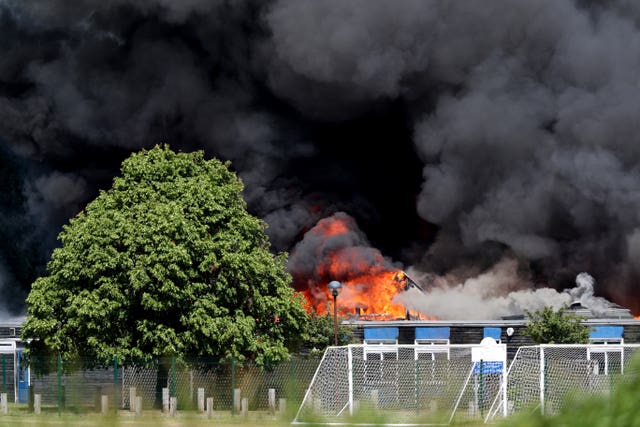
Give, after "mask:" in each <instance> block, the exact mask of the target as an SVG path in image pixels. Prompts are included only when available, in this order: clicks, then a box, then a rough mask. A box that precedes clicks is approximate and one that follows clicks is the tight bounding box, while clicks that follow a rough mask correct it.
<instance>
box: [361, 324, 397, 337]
mask: <svg viewBox="0 0 640 427" xmlns="http://www.w3.org/2000/svg"><path fill="white" fill-rule="evenodd" d="M364 339H365V340H397V339H398V328H391V327H385V328H365V329H364Z"/></svg>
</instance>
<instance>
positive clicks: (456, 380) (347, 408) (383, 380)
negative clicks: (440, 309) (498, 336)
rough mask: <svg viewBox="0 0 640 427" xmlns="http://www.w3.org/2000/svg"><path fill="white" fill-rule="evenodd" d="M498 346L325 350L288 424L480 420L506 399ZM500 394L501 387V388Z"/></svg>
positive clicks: (502, 356) (502, 357)
mask: <svg viewBox="0 0 640 427" xmlns="http://www.w3.org/2000/svg"><path fill="white" fill-rule="evenodd" d="M505 368H506V346H505V345H504V344H496V343H495V341H494V342H493V344H492V345H453V344H415V345H398V344H371V345H367V344H357V345H349V346H344V347H330V348H328V349H327V350H326V352H325V354H324V357H323V359H322V361H321V362H320V365H319V366H318V369H317V370H316V373H315V375H314V377H313V379H312V382H311V384H310V386H309V388H308V390H307V392H306V394H305V397H304V399H303V402H302V404H301V406H300V408H299V410H298V412H297V415H296V417H295V419H294V423H298V424H300V423H340V422H345V423H347V422H348V423H353V422H363V423H368V424H386V425H389V424H397V425H411V424H415V425H426V424H448V423H450V422H451V421H453V420H454V419H459V418H462V419H469V418H473V419H483V418H484V417H485V416H486V415H487V414H488V411H489V409H490V407H491V405H492V404H494V402H495V401H496V399H498V400H500V399H501V397H500V396H501V395H502V398H506V393H504V391H505V390H506V389H505V388H504V387H502V384H503V382H504V380H505V376H504V373H505ZM501 393H502V394H501Z"/></svg>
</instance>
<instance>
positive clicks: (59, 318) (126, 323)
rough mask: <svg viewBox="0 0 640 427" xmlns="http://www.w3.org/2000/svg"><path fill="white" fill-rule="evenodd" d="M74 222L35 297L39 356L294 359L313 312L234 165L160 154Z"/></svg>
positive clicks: (28, 327)
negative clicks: (251, 208)
mask: <svg viewBox="0 0 640 427" xmlns="http://www.w3.org/2000/svg"><path fill="white" fill-rule="evenodd" d="M121 172H122V173H121V176H119V177H117V178H115V179H114V182H113V186H112V188H111V189H110V190H108V191H103V192H101V193H100V194H99V196H98V197H97V198H96V199H95V200H94V201H93V202H91V203H90V204H89V205H88V206H87V207H86V209H84V211H82V212H81V213H79V214H78V215H77V216H76V217H75V218H73V219H72V220H71V221H70V223H69V224H68V225H66V226H64V228H63V230H62V232H61V233H60V235H59V240H60V242H61V246H60V247H59V248H57V249H55V250H54V252H53V254H52V257H51V260H50V261H49V263H48V266H47V269H48V275H46V276H44V277H40V278H38V279H37V280H36V281H35V282H34V283H33V286H32V289H31V293H30V294H29V296H28V298H27V306H28V313H27V320H26V323H25V325H24V331H23V338H25V339H31V340H33V341H31V344H30V353H31V355H32V356H33V357H38V356H42V355H54V354H56V355H57V354H60V355H61V356H62V357H63V358H64V359H71V358H75V357H85V358H92V359H93V360H95V361H96V362H97V363H107V362H110V361H111V360H113V357H114V356H117V357H118V358H119V359H120V360H123V361H125V362H126V361H127V360H129V361H132V360H135V361H138V362H145V363H152V362H153V361H154V360H158V359H159V358H161V357H164V356H170V355H172V356H177V357H178V358H186V357H190V356H201V357H202V356H206V357H212V358H216V359H219V360H229V359H231V358H232V357H234V358H236V360H240V361H242V360H245V359H251V360H253V361H255V362H256V363H257V364H259V365H267V364H271V363H276V362H278V361H280V360H284V359H286V358H288V356H289V351H288V350H289V346H290V345H292V344H294V343H296V341H299V334H300V332H301V331H303V330H305V322H306V321H307V316H306V313H305V311H304V308H303V304H302V302H301V298H302V297H299V296H297V295H295V294H294V292H293V290H292V288H291V286H290V282H291V278H290V276H289V274H288V273H287V272H286V269H285V263H286V258H285V255H284V254H281V255H278V256H274V255H273V254H272V253H271V252H270V251H269V249H270V245H269V242H268V239H267V237H266V234H265V232H264V230H265V223H264V222H263V221H261V220H259V219H257V218H255V217H253V216H252V215H250V214H249V213H248V212H247V209H246V204H245V202H244V200H243V198H242V189H243V186H242V183H241V182H240V180H239V179H238V178H237V177H236V175H235V174H234V173H233V172H231V171H230V170H229V164H223V163H222V162H220V161H218V160H216V159H212V160H206V159H205V158H204V155H203V153H202V152H195V153H175V152H173V151H171V150H170V149H169V148H168V147H166V146H165V147H155V148H153V149H151V150H149V151H142V152H140V153H136V154H133V155H132V156H131V157H129V158H128V159H127V160H125V161H124V163H123V164H122V170H121Z"/></svg>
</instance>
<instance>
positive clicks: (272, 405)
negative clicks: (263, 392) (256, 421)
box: [267, 388, 276, 415]
mask: <svg viewBox="0 0 640 427" xmlns="http://www.w3.org/2000/svg"><path fill="white" fill-rule="evenodd" d="M267 401H268V402H269V412H270V413H271V415H273V414H275V413H276V389H275V388H270V389H269V391H268V393H267Z"/></svg>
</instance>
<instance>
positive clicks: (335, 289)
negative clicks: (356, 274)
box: [328, 280, 342, 346]
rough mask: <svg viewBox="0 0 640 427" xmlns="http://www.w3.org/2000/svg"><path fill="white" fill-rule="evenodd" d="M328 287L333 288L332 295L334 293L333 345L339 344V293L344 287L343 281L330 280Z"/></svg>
mask: <svg viewBox="0 0 640 427" xmlns="http://www.w3.org/2000/svg"><path fill="white" fill-rule="evenodd" d="M328 288H329V289H330V290H331V295H333V345H336V346H337V345H338V303H337V300H338V294H339V293H340V289H342V283H340V282H338V281H336V280H334V281H332V282H329V286H328Z"/></svg>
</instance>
